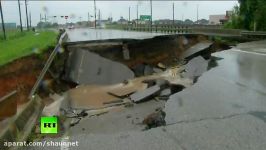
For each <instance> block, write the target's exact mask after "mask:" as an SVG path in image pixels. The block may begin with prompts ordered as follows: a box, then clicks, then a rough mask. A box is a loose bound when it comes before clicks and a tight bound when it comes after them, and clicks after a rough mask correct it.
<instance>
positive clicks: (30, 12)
mask: <svg viewBox="0 0 266 150" xmlns="http://www.w3.org/2000/svg"><path fill="white" fill-rule="evenodd" d="M30 28H31V12H30Z"/></svg>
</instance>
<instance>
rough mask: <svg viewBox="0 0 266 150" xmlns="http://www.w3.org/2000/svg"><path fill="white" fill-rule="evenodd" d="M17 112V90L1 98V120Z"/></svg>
mask: <svg viewBox="0 0 266 150" xmlns="http://www.w3.org/2000/svg"><path fill="white" fill-rule="evenodd" d="M16 112H17V90H14V91H12V92H10V93H8V94H7V95H5V96H3V97H1V98H0V121H1V120H2V119H5V118H7V117H10V116H13V115H15V114H16Z"/></svg>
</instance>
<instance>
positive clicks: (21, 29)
mask: <svg viewBox="0 0 266 150" xmlns="http://www.w3.org/2000/svg"><path fill="white" fill-rule="evenodd" d="M18 11H19V21H20V31H21V32H22V31H23V28H22V20H21V9H20V1H19V0H18Z"/></svg>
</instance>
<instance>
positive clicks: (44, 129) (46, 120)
mask: <svg viewBox="0 0 266 150" xmlns="http://www.w3.org/2000/svg"><path fill="white" fill-rule="evenodd" d="M41 133H57V117H41Z"/></svg>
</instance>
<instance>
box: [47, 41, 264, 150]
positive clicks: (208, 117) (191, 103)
mask: <svg viewBox="0 0 266 150" xmlns="http://www.w3.org/2000/svg"><path fill="white" fill-rule="evenodd" d="M251 44H256V42H255V43H251ZM247 45H248V46H249V47H251V49H250V50H249V48H248V47H245V46H243V45H242V46H241V47H244V48H245V51H242V50H241V49H237V48H232V49H231V50H228V51H223V52H218V53H214V54H213V55H214V56H216V57H219V58H222V59H221V60H219V61H218V66H217V67H215V68H212V69H211V70H209V71H207V72H205V73H204V74H203V75H202V76H201V77H200V78H199V80H198V81H197V83H196V84H195V85H193V86H192V87H188V88H186V89H184V90H183V91H181V92H179V93H176V94H174V95H172V96H171V97H170V99H169V100H168V101H167V102H166V104H165V108H164V111H165V112H166V119H165V120H166V124H167V125H166V126H162V127H158V128H153V129H150V130H147V131H123V132H116V133H99V134H95V133H91V134H88V133H86V134H85V133H79V134H75V135H69V138H70V139H69V141H78V142H79V146H78V147H69V148H68V149H73V150H76V149H89V150H144V149H147V150H162V149H164V150H200V149H202V150H214V149H215V150H265V147H266V142H265V141H266V92H265V91H266V68H265V64H266V55H265V54H266V51H263V52H261V50H263V49H265V48H266V42H264V44H260V45H259V46H260V47H259V48H260V52H259V53H257V52H254V50H252V46H250V45H249V44H247ZM118 119H119V118H118ZM88 126H89V124H88ZM58 140H60V139H58ZM46 149H47V147H46ZM48 149H49V148H48Z"/></svg>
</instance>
